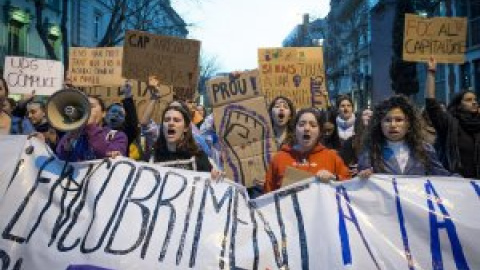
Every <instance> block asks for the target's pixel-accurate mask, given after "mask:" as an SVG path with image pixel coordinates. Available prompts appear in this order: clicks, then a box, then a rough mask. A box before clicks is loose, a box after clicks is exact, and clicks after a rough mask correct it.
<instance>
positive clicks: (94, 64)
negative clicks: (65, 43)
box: [68, 47, 125, 86]
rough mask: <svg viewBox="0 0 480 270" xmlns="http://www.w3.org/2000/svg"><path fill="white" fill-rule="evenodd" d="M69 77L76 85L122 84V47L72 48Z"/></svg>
mask: <svg viewBox="0 0 480 270" xmlns="http://www.w3.org/2000/svg"><path fill="white" fill-rule="evenodd" d="M69 57H70V66H69V69H68V77H69V79H70V80H71V83H72V84H73V85H74V86H99V85H101V86H111V85H122V84H123V82H124V81H125V80H124V79H123V78H122V57H123V48H122V47H111V48H75V47H72V48H70V55H69Z"/></svg>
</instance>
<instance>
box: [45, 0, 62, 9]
mask: <svg viewBox="0 0 480 270" xmlns="http://www.w3.org/2000/svg"><path fill="white" fill-rule="evenodd" d="M46 4H47V5H48V6H50V8H52V9H54V10H57V11H58V10H60V1H59V0H47V1H46Z"/></svg>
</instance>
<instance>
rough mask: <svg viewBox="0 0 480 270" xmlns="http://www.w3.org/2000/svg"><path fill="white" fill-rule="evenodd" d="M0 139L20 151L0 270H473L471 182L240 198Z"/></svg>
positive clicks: (221, 185)
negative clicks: (29, 149)
mask: <svg viewBox="0 0 480 270" xmlns="http://www.w3.org/2000/svg"><path fill="white" fill-rule="evenodd" d="M6 137H7V136H3V137H1V136H0V149H6V148H18V149H21V151H20V152H21V155H20V156H19V158H18V159H14V158H12V156H9V154H10V152H5V151H0V160H2V161H6V163H7V164H9V168H6V169H7V171H9V172H11V173H10V174H9V175H6V176H5V177H2V178H0V183H2V182H7V185H4V187H6V189H5V190H0V217H1V218H0V231H1V232H2V237H1V238H0V266H1V268H2V269H68V268H69V267H72V266H78V265H82V268H81V269H119V270H120V269H144V270H148V269H480V257H479V256H478V254H480V244H479V242H478V236H479V231H480V217H479V215H478V204H479V203H480V199H479V197H480V181H479V180H472V179H464V178H458V177H435V176H428V177H421V176H414V177H413V176H401V175H400V176H398V175H372V176H371V177H370V178H369V179H368V180H367V181H365V180H356V179H354V180H351V181H342V182H339V183H331V184H324V183H319V182H316V181H312V180H304V181H302V182H300V183H298V184H296V185H295V186H294V187H286V188H283V189H282V190H279V191H276V192H273V193H271V194H267V195H264V196H262V197H260V198H258V199H255V200H249V198H248V196H247V195H246V194H245V193H246V192H245V189H244V188H242V187H240V186H239V185H237V184H233V183H232V182H230V181H229V180H226V181H221V182H218V183H212V181H211V179H210V174H209V173H202V172H194V171H187V170H181V169H173V168H166V167H162V166H158V165H155V164H146V163H140V162H134V161H133V160H131V159H126V158H120V157H119V158H116V159H102V160H95V161H90V162H78V163H70V162H63V161H60V160H58V159H57V158H56V157H55V156H53V155H52V152H51V151H49V150H47V148H46V147H47V146H46V145H45V144H43V143H41V142H40V141H39V140H37V139H31V140H29V141H28V142H27V143H26V144H22V142H21V141H17V142H13V141H12V140H9V139H8V138H7V139H6V140H5V138H6ZM30 145H32V146H33V147H34V149H35V150H34V151H33V152H32V153H31V154H27V153H26V152H25V148H26V147H27V146H30ZM16 157H18V156H16ZM0 187H1V185H0ZM459 194H461V196H460V195H459ZM72 269H73V267H72Z"/></svg>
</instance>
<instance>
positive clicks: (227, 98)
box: [207, 70, 262, 107]
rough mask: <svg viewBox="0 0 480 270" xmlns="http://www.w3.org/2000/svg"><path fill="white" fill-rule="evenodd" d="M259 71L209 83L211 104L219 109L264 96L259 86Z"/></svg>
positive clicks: (219, 78)
mask: <svg viewBox="0 0 480 270" xmlns="http://www.w3.org/2000/svg"><path fill="white" fill-rule="evenodd" d="M258 79H259V77H258V70H252V71H246V72H242V73H239V74H238V77H236V78H235V77H229V76H221V77H216V78H213V79H211V80H209V81H208V82H207V93H208V95H209V99H210V104H211V105H212V106H213V107H218V106H221V105H224V104H228V103H233V102H236V101H242V100H245V99H249V98H252V97H257V96H260V95H262V93H261V91H260V85H259V84H258V83H259V82H258Z"/></svg>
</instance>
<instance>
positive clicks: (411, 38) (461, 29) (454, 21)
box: [403, 14, 467, 64]
mask: <svg viewBox="0 0 480 270" xmlns="http://www.w3.org/2000/svg"><path fill="white" fill-rule="evenodd" d="M404 33H405V34H404V39H403V60H406V61H413V62H426V61H428V59H429V58H430V56H433V57H435V59H436V61H437V62H438V63H457V64H463V63H464V62H465V52H466V42H467V18H461V17H436V18H424V17H420V16H417V15H414V14H405V31H404Z"/></svg>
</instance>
